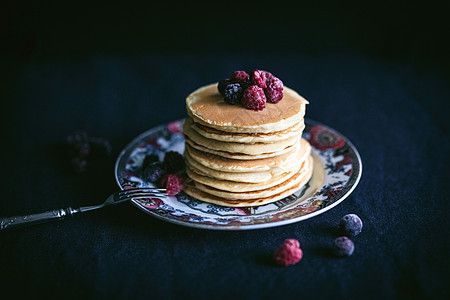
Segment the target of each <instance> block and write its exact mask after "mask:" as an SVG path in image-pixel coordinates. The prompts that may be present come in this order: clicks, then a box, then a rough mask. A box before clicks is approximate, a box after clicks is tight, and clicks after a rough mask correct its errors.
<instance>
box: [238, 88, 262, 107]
mask: <svg viewBox="0 0 450 300" xmlns="http://www.w3.org/2000/svg"><path fill="white" fill-rule="evenodd" d="M241 103H242V106H244V107H245V108H247V109H252V110H263V109H264V108H265V107H266V96H265V95H264V90H263V89H262V88H260V87H259V86H257V85H251V86H249V87H248V88H247V89H246V90H245V91H244V94H243V95H242V100H241Z"/></svg>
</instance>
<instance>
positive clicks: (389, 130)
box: [0, 42, 450, 299]
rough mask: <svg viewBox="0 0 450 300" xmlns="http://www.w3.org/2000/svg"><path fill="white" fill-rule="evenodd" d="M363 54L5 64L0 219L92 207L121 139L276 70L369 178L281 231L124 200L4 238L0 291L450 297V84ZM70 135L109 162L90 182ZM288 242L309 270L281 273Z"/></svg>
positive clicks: (429, 67)
mask: <svg viewBox="0 0 450 300" xmlns="http://www.w3.org/2000/svg"><path fill="white" fill-rule="evenodd" d="M55 44H56V42H55ZM44 46H45V45H44ZM38 49H39V48H38ZM66 50H67V49H66ZM309 50H311V49H309ZM360 50H361V49H356V50H354V51H352V50H351V49H350V50H349V49H345V51H330V52H323V51H317V52H316V51H308V52H301V51H299V52H296V51H291V52H270V51H268V52H264V51H263V52H260V53H259V52H258V53H257V54H255V53H253V52H251V51H247V52H245V51H244V52H242V53H232V52H215V53H214V52H208V51H203V52H202V51H198V52H196V51H184V52H183V51H176V50H175V51H172V52H171V53H167V52H164V51H159V52H158V51H154V52H147V53H126V52H120V53H114V52H105V51H97V52H95V53H90V54H84V55H80V56H75V57H73V56H64V55H62V56H58V55H53V56H52V55H47V56H43V57H36V56H35V54H33V53H32V54H31V55H29V53H25V54H26V55H23V56H18V55H13V56H11V57H9V56H6V57H4V58H3V59H2V65H3V69H2V70H4V71H5V70H7V73H6V72H3V75H5V76H3V79H2V83H1V91H0V93H1V95H0V96H1V112H0V114H1V121H0V122H1V145H2V147H1V155H0V166H1V170H2V172H1V180H0V187H1V189H0V216H12V215H22V214H29V213H35V212H42V211H46V210H50V209H54V208H61V207H67V206H71V207H79V206H85V205H92V204H96V203H101V202H102V201H103V200H104V199H105V198H106V197H107V196H108V195H109V194H110V193H112V192H114V191H116V190H118V186H117V185H116V183H115V179H114V163H115V159H116V157H117V156H118V154H119V153H120V151H121V150H122V148H123V147H124V146H125V145H126V144H127V143H128V142H130V141H131V140H132V139H133V138H134V137H135V136H137V135H139V134H140V133H142V132H144V131H145V130H147V129H149V128H152V127H154V126H157V125H159V124H163V123H168V122H170V121H173V120H177V119H181V118H184V117H185V116H186V111H185V104H184V99H185V97H186V96H187V94H189V93H190V92H191V91H193V90H194V89H196V88H198V87H199V86H201V85H205V84H208V83H211V82H215V81H218V80H220V79H223V78H224V77H226V76H228V75H229V74H230V73H231V72H232V71H234V70H236V69H244V70H249V69H253V68H261V69H266V70H269V71H271V72H272V73H274V74H276V75H277V76H278V77H279V78H281V79H282V80H283V81H284V83H285V85H287V86H289V87H291V88H293V89H295V90H297V91H298V92H299V93H300V94H301V95H303V96H304V97H305V98H306V99H308V100H309V101H310V104H309V105H308V106H307V113H306V115H307V117H308V118H310V119H313V120H317V121H319V122H321V123H324V124H326V125H328V126H330V127H332V128H334V129H336V130H338V131H339V132H341V133H342V134H344V135H345V136H346V137H347V138H349V139H350V140H351V141H352V142H353V144H354V145H355V146H356V148H357V149H358V150H359V153H360V154H361V158H362V162H363V174H362V178H361V181H360V183H359V185H358V187H357V188H356V189H355V191H354V192H353V193H352V194H351V196H350V197H348V199H346V200H345V201H344V202H342V203H341V204H339V205H338V206H336V207H335V208H333V209H331V210H329V211H327V212H326V213H324V214H321V215H319V216H317V217H314V218H311V219H308V220H305V221H302V222H299V223H295V224H291V225H286V226H281V227H274V228H268V229H261V230H250V231H235V232H230V231H211V230H202V229H193V228H186V227H181V226H178V225H174V224H170V223H167V222H163V221H161V220H158V219H155V218H153V217H151V216H149V215H147V214H145V213H144V212H142V211H140V210H138V209H137V208H136V207H134V206H133V205H131V204H130V203H123V204H120V205H118V206H114V207H108V208H105V209H102V210H98V211H93V212H90V213H86V214H83V215H80V216H77V217H74V218H69V219H65V220H64V221H59V222H53V223H47V224H40V225H36V226H31V227H27V228H24V229H18V230H10V231H1V232H0V266H1V270H0V274H1V275H0V276H1V278H2V279H1V280H0V287H1V288H0V293H1V294H2V295H6V294H8V293H13V294H14V295H17V296H33V297H36V296H40V295H42V296H62V297H63V298H82V297H88V298H91V297H92V298H120V299H136V298H138V299H143V298H150V299H152V298H181V299H185V298H189V299H192V298H201V299H203V298H207V297H209V298H231V299H257V298H274V297H279V296H285V297H289V298H293V299H298V298H305V297H306V298H310V299H311V298H346V297H363V298H365V297H369V298H401V297H409V298H430V299H431V298H432V299H436V298H446V297H448V296H449V283H450V280H449V268H450V264H449V221H448V213H449V204H448V201H449V199H450V198H449V193H448V187H447V186H446V184H448V175H449V163H450V162H449V153H450V147H449V135H448V133H449V123H448V111H447V107H446V106H447V105H448V97H449V93H448V92H449V85H448V77H447V75H446V74H444V73H441V71H440V70H442V69H441V68H439V66H436V65H434V64H427V63H422V64H419V65H417V64H416V62H415V61H414V60H413V61H411V60H402V59H392V57H390V58H386V57H383V56H377V55H372V54H370V53H369V54H368V53H367V52H364V51H360ZM24 51H25V52H26V51H27V49H25V50H24ZM75 130H84V131H86V132H87V133H88V134H89V135H92V136H100V137H105V138H107V139H108V140H109V141H110V142H111V144H112V149H113V151H112V155H111V156H110V157H108V158H106V159H102V160H98V161H95V162H92V164H90V165H89V169H88V171H87V172H86V173H83V174H75V173H72V172H71V171H70V170H69V168H68V159H67V157H66V156H65V152H64V147H63V144H64V140H65V137H66V136H67V135H69V134H71V133H72V132H73V131H75ZM347 213H356V214H358V215H359V216H360V217H361V218H362V220H363V222H364V228H363V231H362V233H361V234H360V235H358V236H356V237H354V238H353V241H354V243H355V252H354V254H353V255H352V256H350V257H348V258H336V257H334V256H333V255H332V254H331V253H330V245H331V243H332V241H333V239H334V238H335V237H337V236H338V235H339V233H338V232H337V224H338V222H339V219H340V218H341V217H342V216H343V215H345V214H347ZM287 238H294V239H298V240H299V241H300V244H301V248H302V249H303V252H304V257H303V259H302V260H301V261H300V262H299V263H298V264H296V265H294V266H290V267H286V268H281V267H277V266H275V265H274V264H273V261H272V259H271V254H272V252H273V251H274V250H275V249H276V248H277V247H278V245H279V244H280V243H282V242H283V240H284V239H287Z"/></svg>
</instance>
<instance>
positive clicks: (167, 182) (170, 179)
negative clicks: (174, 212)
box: [159, 174, 184, 196]
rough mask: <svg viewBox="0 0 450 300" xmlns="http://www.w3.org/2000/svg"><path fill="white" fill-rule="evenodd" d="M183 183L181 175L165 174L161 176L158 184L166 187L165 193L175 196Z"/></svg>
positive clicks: (182, 187) (181, 188) (182, 186)
mask: <svg viewBox="0 0 450 300" xmlns="http://www.w3.org/2000/svg"><path fill="white" fill-rule="evenodd" d="M183 183H184V179H183V177H182V176H181V175H179V174H167V175H164V176H163V177H162V178H161V180H160V182H159V186H160V187H161V188H165V189H166V193H167V195H169V196H175V195H176V194H178V193H179V192H181V191H182V190H183V189H184V185H183Z"/></svg>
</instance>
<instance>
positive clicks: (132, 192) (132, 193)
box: [119, 188, 166, 199]
mask: <svg viewBox="0 0 450 300" xmlns="http://www.w3.org/2000/svg"><path fill="white" fill-rule="evenodd" d="M165 192H166V189H157V188H133V189H128V190H123V191H120V192H119V197H120V199H126V198H128V199H131V198H146V197H152V196H166V193H165Z"/></svg>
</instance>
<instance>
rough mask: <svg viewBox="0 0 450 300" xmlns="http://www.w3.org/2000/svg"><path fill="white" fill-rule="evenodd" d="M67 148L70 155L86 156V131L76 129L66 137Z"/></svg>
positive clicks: (87, 148)
mask: <svg viewBox="0 0 450 300" xmlns="http://www.w3.org/2000/svg"><path fill="white" fill-rule="evenodd" d="M66 145H67V150H68V153H69V155H70V156H73V157H74V156H80V157H87V156H88V155H89V151H90V145H89V137H88V135H87V134H86V132H83V131H77V132H75V133H73V134H72V135H69V136H68V137H67V138H66Z"/></svg>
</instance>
